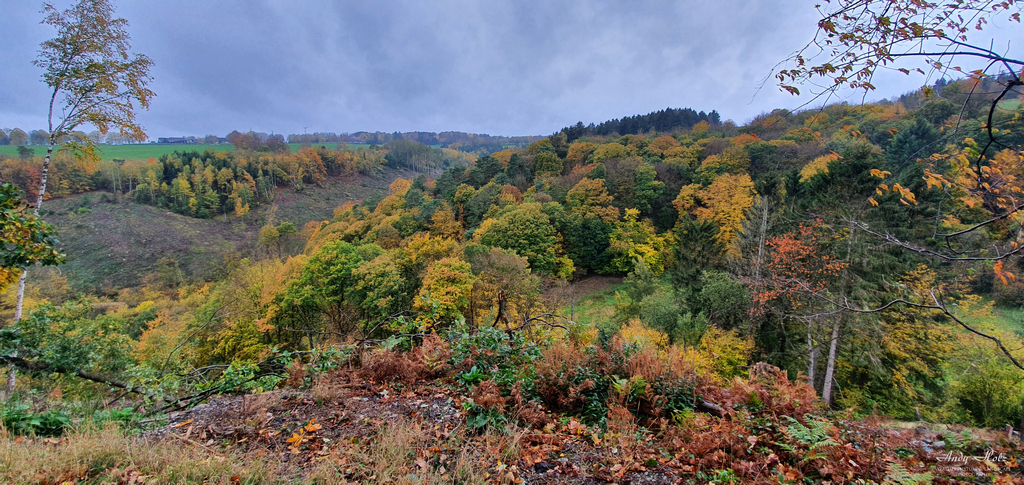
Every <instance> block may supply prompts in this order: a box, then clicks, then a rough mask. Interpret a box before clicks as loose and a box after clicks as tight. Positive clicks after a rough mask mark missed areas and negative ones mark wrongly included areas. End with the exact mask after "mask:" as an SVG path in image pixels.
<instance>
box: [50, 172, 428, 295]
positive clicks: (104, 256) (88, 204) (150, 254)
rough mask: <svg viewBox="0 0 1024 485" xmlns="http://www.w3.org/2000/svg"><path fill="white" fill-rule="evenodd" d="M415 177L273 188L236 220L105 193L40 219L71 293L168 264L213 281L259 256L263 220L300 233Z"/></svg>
mask: <svg viewBox="0 0 1024 485" xmlns="http://www.w3.org/2000/svg"><path fill="white" fill-rule="evenodd" d="M415 175H416V174H414V173H413V172H411V171H408V170H398V169H387V170H385V171H384V172H382V173H381V174H380V175H378V176H373V177H371V176H365V175H355V176H351V177H345V178H339V177H334V178H330V179H328V180H327V181H326V182H325V183H324V184H323V185H322V186H312V187H309V188H307V189H306V190H305V191H303V192H301V193H296V192H294V191H292V190H289V189H286V188H279V189H277V190H276V195H275V197H274V202H273V203H272V204H270V205H262V206H260V207H258V208H257V209H256V210H253V211H251V212H250V213H248V214H246V215H245V216H242V217H235V216H233V215H232V216H231V217H213V218H209V219H199V218H194V217H189V216H185V215H181V214H176V213H173V212H169V211H166V210H163V209H160V208H157V207H153V206H150V205H146V204H140V203H136V202H135V201H134V200H132V199H130V198H124V197H121V198H118V197H116V196H114V195H113V194H111V193H109V192H105V191H96V192H88V193H84V194H76V195H71V196H68V197H63V198H60V199H53V200H50V201H47V202H45V203H44V214H45V215H44V217H45V219H46V220H47V222H49V223H51V224H53V225H54V227H56V229H57V232H58V234H59V237H60V241H61V248H62V250H63V251H64V252H65V253H66V254H67V255H68V260H67V263H66V264H64V265H62V266H60V267H59V268H58V269H59V270H60V271H61V272H62V273H63V274H64V275H66V277H67V278H68V283H69V284H70V285H71V287H72V288H75V289H77V290H85V291H90V292H91V291H99V292H107V291H111V290H117V289H120V288H128V287H133V286H137V285H139V284H140V283H141V282H142V280H143V278H144V277H145V276H146V275H150V274H154V273H157V272H159V271H160V270H161V269H163V270H167V269H169V268H168V267H165V268H161V266H160V264H158V263H159V262H160V261H161V260H164V261H165V263H167V264H172V266H176V268H177V270H178V271H180V274H181V275H182V278H184V279H185V280H189V279H200V280H208V279H212V278H215V277H217V276H218V275H220V273H219V272H220V271H222V270H223V265H224V263H225V259H230V258H241V257H254V256H256V255H257V254H259V252H260V251H261V249H260V248H259V247H258V245H257V242H256V240H257V236H258V234H259V231H260V228H261V227H263V226H264V225H266V224H268V222H269V220H270V218H271V216H273V222H274V224H275V225H280V224H281V223H283V222H291V223H292V224H294V225H295V226H296V227H300V228H301V227H302V226H303V225H305V224H306V223H307V222H309V221H323V220H328V219H331V218H332V217H333V213H334V209H335V208H337V207H338V206H340V205H342V204H344V203H345V202H349V201H359V200H363V199H366V198H370V197H373V196H380V195H382V194H386V193H387V187H388V185H389V184H390V183H391V181H392V180H394V179H395V178H398V177H413V176H415ZM292 250H294V248H293V249H292ZM264 251H265V250H264ZM170 261H174V262H175V263H170Z"/></svg>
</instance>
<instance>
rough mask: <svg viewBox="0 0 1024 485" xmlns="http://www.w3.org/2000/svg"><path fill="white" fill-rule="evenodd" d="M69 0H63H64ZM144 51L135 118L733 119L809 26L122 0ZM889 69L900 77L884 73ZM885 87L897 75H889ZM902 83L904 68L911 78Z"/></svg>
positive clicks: (21, 44) (362, 124)
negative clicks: (140, 105) (145, 67)
mask: <svg viewBox="0 0 1024 485" xmlns="http://www.w3.org/2000/svg"><path fill="white" fill-rule="evenodd" d="M64 3H70V2H64ZM118 14H119V15H120V16H123V17H125V18H127V19H128V20H129V22H130V23H131V29H130V30H131V32H132V35H133V42H134V47H135V50H136V51H138V52H142V53H145V54H147V55H149V56H150V57H152V58H153V59H154V61H155V63H156V65H155V68H154V70H153V76H154V82H153V85H152V87H153V89H154V91H156V93H157V98H156V99H155V100H154V103H153V105H152V108H151V109H150V111H148V112H144V113H141V114H140V115H139V119H140V121H141V122H142V123H143V124H144V125H145V126H146V127H147V129H148V130H149V132H150V135H151V136H153V137H156V136H168V135H176V134H196V135H202V134H207V133H214V134H221V135H223V134H225V133H227V132H228V131H230V130H232V129H240V130H247V129H255V130H259V131H268V132H270V131H274V132H279V133H296V132H301V131H302V130H303V129H304V128H307V127H308V129H309V130H310V131H335V132H352V131H357V130H382V131H411V130H422V131H444V130H461V131H471V132H481V133H490V134H506V135H518V134H547V133H551V132H554V131H556V130H558V129H559V128H561V127H562V126H565V125H567V124H571V123H575V122H576V121H580V120H582V121H584V122H600V121H603V120H605V119H609V118H613V117H621V116H624V115H629V114H637V113H646V112H649V111H652V110H658V109H662V108H665V107H691V108H694V109H696V110H704V111H710V110H713V109H715V110H718V111H719V112H720V113H721V114H722V116H723V118H732V119H735V120H736V121H744V120H747V119H750V118H751V117H753V116H754V115H756V114H758V113H760V112H762V111H767V110H770V109H772V108H775V107H792V106H795V105H798V104H799V101H798V100H794V99H793V98H791V97H789V96H788V95H784V94H781V93H779V92H778V90H777V89H776V88H775V87H774V85H773V84H772V83H771V82H770V81H769V84H768V85H767V86H766V87H765V89H763V90H762V91H761V92H760V93H758V94H757V97H756V98H754V99H753V102H751V98H753V97H754V95H755V92H756V88H757V84H758V82H760V81H761V80H762V79H763V78H764V77H765V76H766V75H768V74H769V72H770V70H771V68H772V66H773V65H774V64H775V63H776V62H778V61H779V60H781V59H783V58H785V57H786V56H787V55H788V54H790V53H792V52H793V51H795V50H796V49H798V48H799V47H800V46H802V45H803V44H804V43H805V42H806V41H807V40H808V39H809V38H810V36H811V35H812V34H813V31H814V26H815V21H816V14H815V12H814V10H813V8H811V6H809V5H808V4H806V3H805V2H798V1H777V2H767V1H764V2H757V1H753V2H731V1H727V2H696V1H676V2H672V1H650V2H612V1H597V2H569V1H561V0H553V1H546V2H531V3H525V2H471V1H449V2H436V3H428V2H414V1H393V2H327V1H320V2H286V1H280V0H273V1H272V0H262V1H259V0H257V1H242V0H224V1H216V2H206V1H199V0H182V1H178V2H121V5H120V6H119V10H118ZM39 18H40V15H39V14H38V7H33V6H32V5H31V3H23V4H21V5H10V6H7V7H6V9H5V14H4V16H3V17H2V19H0V28H2V29H3V32H4V33H3V36H4V39H5V41H7V42H6V43H7V44H8V45H9V46H10V47H8V48H7V49H4V50H3V51H0V65H2V66H3V70H2V72H0V126H22V127H24V128H26V129H31V128H35V127H41V126H43V125H44V122H45V118H43V115H44V112H43V108H42V107H41V106H44V105H45V98H46V94H45V89H43V88H45V86H42V84H41V82H39V72H38V69H36V68H35V67H33V66H32V65H31V61H32V59H33V58H34V56H35V52H36V49H37V46H38V44H39V42H41V41H42V40H44V39H45V38H46V37H47V36H49V35H52V33H51V32H50V31H49V30H48V27H45V26H39V25H38V20H39ZM896 82H901V81H900V80H897V81H896ZM902 82H903V84H899V85H898V86H899V87H897V88H895V89H892V90H891V92H887V93H885V95H891V94H898V93H900V92H903V91H906V90H908V89H912V88H913V87H914V86H915V85H916V84H920V80H916V81H914V82H911V83H909V84H908V83H907V81H906V80H902ZM915 83H916V84H915Z"/></svg>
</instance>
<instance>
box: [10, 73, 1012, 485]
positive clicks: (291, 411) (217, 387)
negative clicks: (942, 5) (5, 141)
mask: <svg viewBox="0 0 1024 485" xmlns="http://www.w3.org/2000/svg"><path fill="white" fill-rule="evenodd" d="M971 83H972V81H970V80H964V81H957V82H953V83H948V84H946V85H944V86H943V87H942V89H941V91H938V90H936V91H933V92H928V91H922V92H921V93H920V95H919V97H918V96H917V95H915V96H910V95H908V96H907V97H905V98H906V102H907V104H903V102H884V103H877V104H862V105H856V106H854V105H848V104H836V105H831V106H827V107H824V108H822V109H818V110H810V111H803V112H788V111H785V110H775V111H772V112H769V113H765V114H763V115H762V116H759V117H758V118H757V119H755V120H753V121H752V122H751V123H749V124H747V125H745V126H734V125H733V124H730V123H721V124H713V123H710V122H708V121H707V120H701V121H700V122H698V123H696V124H694V125H693V126H692V127H687V128H684V129H680V130H674V131H672V132H668V133H662V132H645V133H643V134H629V135H622V136H620V135H618V134H614V135H597V134H586V133H584V134H583V135H582V136H579V137H578V138H575V139H571V140H570V136H569V134H568V133H565V132H560V133H556V134H554V135H551V136H549V137H547V138H545V139H542V140H539V141H535V142H533V143H531V144H529V145H528V146H526V147H525V148H504V149H501V150H499V151H495V152H492V153H489V154H487V155H484V156H481V157H478V158H475V157H467V154H465V153H463V152H458V151H454V150H449V149H439V148H433V147H429V146H426V145H423V144H420V143H416V142H412V141H408V140H391V141H389V142H387V143H386V144H385V145H383V146H377V147H373V148H355V149H352V148H351V147H348V148H346V147H342V148H340V149H331V148H327V147H314V148H308V149H302V150H300V151H299V152H297V153H294V154H293V153H287V152H284V151H282V152H279V153H278V152H268V151H259V150H248V151H245V150H243V151H237V152H230V153H214V152H202V153H200V152H185V153H181V152H179V153H175V154H171V155H168V156H165V157H161V158H160V159H158V160H153V161H128V162H126V163H125V164H123V165H120V164H117V163H97V164H90V163H88V162H87V161H82V160H79V159H74V158H66V159H63V160H59V162H60V164H59V165H55V166H57V167H58V170H55V175H54V178H53V179H52V180H53V182H54V187H55V190H54V191H53V193H54V194H62V195H64V194H78V195H71V196H70V197H64V196H62V197H58V198H57V199H55V200H52V201H49V202H47V203H46V205H45V206H44V209H45V210H46V211H47V213H46V218H47V219H48V220H50V221H52V222H53V223H55V224H56V225H57V226H58V229H59V230H60V231H61V237H62V238H64V239H65V243H64V244H65V246H64V248H65V249H66V250H67V252H68V255H69V262H68V263H67V264H66V265H64V266H63V267H62V268H61V270H62V271H61V272H62V275H61V276H53V275H52V274H51V275H50V277H48V278H47V277H44V276H45V275H46V273H44V272H43V271H38V272H35V273H33V274H36V275H38V276H35V277H34V279H30V283H29V291H28V300H27V305H26V308H27V309H28V312H27V317H26V318H25V319H23V320H21V321H19V322H18V323H17V324H15V325H8V326H6V327H4V328H3V329H2V331H0V359H2V360H3V361H4V362H6V363H7V365H10V366H12V367H14V368H16V369H17V370H18V372H21V373H23V375H24V378H22V379H20V380H19V381H18V385H19V386H20V387H19V388H18V389H17V390H18V392H20V393H21V394H20V395H21V396H48V397H47V398H46V399H40V400H30V399H29V398H28V397H24V398H20V399H23V402H24V403H23V404H17V405H16V406H13V407H10V410H9V411H5V412H6V414H5V416H6V417H5V418H4V419H5V425H4V426H7V427H8V429H12V430H15V431H13V433H14V434H17V435H27V436H32V435H33V434H35V435H37V436H40V435H44V434H52V435H65V436H67V438H66V441H60V440H59V441H57V442H56V443H53V442H45V441H44V442H43V444H42V445H41V446H45V445H46V444H47V443H49V444H61V443H63V444H62V445H61V446H67V447H68V448H69V449H71V448H73V447H77V446H86V445H78V444H77V443H86V444H88V443H94V442H95V441H96V440H102V439H107V438H109V435H106V434H104V432H103V431H90V428H89V425H88V424H85V423H88V422H90V421H92V422H106V421H110V420H115V419H116V420H118V421H119V422H120V423H121V424H120V426H121V428H122V429H123V430H126V431H131V432H135V431H144V432H146V433H147V434H145V435H144V436H145V437H144V438H141V439H140V441H138V442H139V443H142V444H143V445H144V446H146V447H149V448H147V449H152V450H155V451H153V453H154V454H157V455H161V456H165V457H167V458H165V459H163V461H157V462H145V463H143V462H142V460H139V459H134V458H133V459H132V461H131V462H130V463H129V462H127V461H122V460H119V459H113V460H112V461H110V462H109V463H107V464H106V465H105V466H103V467H93V466H90V467H87V468H85V469H83V468H76V466H78V465H74V464H65V465H61V466H60V467H58V468H53V469H51V468H47V467H46V466H42V465H39V462H32V461H31V460H24V462H23V463H26V464H25V465H18V466H19V467H22V468H18V469H19V470H27V471H25V473H29V474H40V476H50V477H53V478H54V479H58V478H60V477H64V476H65V475H66V474H67V473H72V472H69V471H67V470H74V473H77V474H78V475H76V476H87V477H89V479H94V480H106V479H107V478H108V477H109V476H110V474H128V475H130V474H131V473H137V474H139V475H147V474H154V475H159V476H161V477H165V476H172V475H173V473H174V472H173V471H168V470H172V469H174V468H175V467H177V466H181V463H182V461H181V460H184V461H185V462H189V463H191V462H204V460H207V461H208V460H209V458H210V456H212V455H215V456H221V457H222V458H223V459H224V460H223V461H220V462H218V463H219V464H218V465H217V466H218V467H219V468H214V469H211V468H195V467H192V468H190V469H198V470H201V471H198V472H196V473H197V475H194V476H192V478H190V480H192V481H201V480H203V479H205V478H208V477H210V476H224V473H228V472H230V473H231V474H230V475H226V476H234V475H237V476H238V477H239V478H238V480H235V481H236V482H237V481H241V480H242V478H241V477H243V476H245V477H246V480H247V481H250V482H254V483H264V482H275V481H285V480H295V481H304V480H305V481H316V480H323V481H332V480H333V481H339V480H353V481H356V482H364V483H365V482H370V483H372V482H374V481H377V482H394V481H403V480H404V481H408V482H421V481H436V482H446V481H449V476H448V475H446V474H449V473H450V474H452V475H456V476H457V477H458V478H453V479H454V480H461V481H463V482H468V483H479V482H480V481H482V480H484V481H494V482H506V483H518V482H519V481H520V480H523V481H531V482H539V483H543V482H546V481H550V480H556V481H558V480H561V481H562V482H564V483H593V482H595V481H611V482H626V481H630V482H641V483H645V482H646V483H675V482H680V481H681V482H682V483H711V482H715V483H797V482H805V483H821V482H826V481H827V482H832V483H858V482H861V483H887V482H888V483H892V482H896V483H901V482H902V483H915V482H928V481H933V482H938V483H962V482H965V481H969V480H975V478H973V476H974V474H975V472H976V471H978V470H976V469H974V468H973V467H963V466H961V467H959V468H957V467H956V466H950V464H949V461H950V460H953V459H954V457H955V458H956V459H958V460H959V459H960V457H961V456H963V457H972V456H981V457H982V458H979V459H978V460H974V461H976V462H978V463H979V466H984V467H986V470H987V471H986V472H985V473H986V475H985V477H983V478H980V479H978V480H977V481H981V482H982V483H990V482H992V483H1019V482H1020V481H1021V480H1022V477H1020V476H1019V470H1018V468H1017V466H1018V464H1017V462H1016V461H1014V459H1015V457H1016V456H1019V452H1020V448H1019V446H1020V445H1019V444H1018V443H1017V442H1016V440H1015V439H1014V434H1013V432H1012V431H1007V426H1009V427H1010V429H1011V430H1012V428H1013V427H1015V426H1016V425H1017V424H1019V423H1020V421H1021V412H1022V410H1021V405H1020V403H1021V401H1022V398H1024V380H1022V379H1021V378H1020V375H1021V374H1020V372H1021V368H1022V365H1021V362H1022V361H1024V355H1022V354H1021V352H1022V350H1021V349H1024V342H1022V340H1021V336H1022V335H1024V333H1022V329H1021V321H1020V311H1019V306H1020V302H1021V301H1022V300H1021V297H1022V295H1024V281H1022V280H1021V279H1019V278H1018V277H1017V276H1016V273H1019V272H1020V268H1021V266H1020V262H1019V258H1018V257H1017V255H1018V254H1019V253H1020V252H1021V248H1024V237H1022V236H1021V234H1022V232H1021V224H1024V220H1022V219H1021V218H1020V215H1019V208H1020V207H1021V206H1022V201H1021V198H1020V197H1021V195H1020V194H1024V170H1022V168H1021V167H1022V166H1024V165H1022V158H1021V157H1022V155H1021V147H1022V146H1024V132H1022V131H1021V130H1020V129H1019V122H1020V119H1021V113H1020V112H1019V106H1018V107H1014V109H1016V110H1017V111H1010V110H1004V109H998V108H997V109H996V110H995V111H993V112H992V120H993V121H992V124H993V125H994V126H998V127H999V130H998V131H997V130H993V131H992V135H991V136H992V137H993V138H992V139H989V140H988V141H989V142H991V143H987V142H986V138H987V137H988V136H990V135H989V131H988V129H987V127H986V125H985V124H986V123H988V116H987V113H986V112H985V110H984V109H981V108H979V107H977V106H975V107H974V108H976V109H972V110H966V111H965V110H958V109H957V106H958V104H957V102H959V101H962V95H963V93H965V92H968V91H970V90H971V89H973V88H974V87H976V86H973V85H972V84H971ZM935 92H938V94H935ZM977 96H982V97H983V96H988V97H989V98H988V99H989V100H990V101H994V100H996V96H998V95H997V94H991V91H989V92H988V93H983V94H980V95H977ZM977 101H978V102H979V103H981V102H982V101H984V99H977ZM908 106H909V107H908ZM637 119H640V120H641V121H643V122H647V121H650V120H647V121H644V118H643V117H640V118H636V117H628V120H632V121H636V120H637ZM613 121H614V120H613ZM620 122H621V120H620ZM609 126H610V125H609ZM993 140H994V141H993ZM992 147H995V148H992ZM1006 147H1010V148H1006ZM33 163H34V162H31V161H11V160H6V161H3V162H2V163H0V170H3V171H4V172H3V173H5V174H12V175H13V176H17V180H18V181H19V183H20V184H21V185H22V186H23V187H25V188H26V189H28V190H31V189H32V187H33V186H34V185H33V184H34V179H33V176H34V174H37V173H38V172H37V169H38V166H37V165H33ZM399 168H401V169H403V170H398V169H399ZM405 169H409V170H405ZM360 174H362V175H360ZM367 174H376V175H373V176H370V175H367ZM97 187H105V188H109V189H110V190H111V192H110V193H107V194H103V193H97V192H96V191H95V189H96V188H97ZM80 192H82V193H80ZM117 193H120V194H122V195H120V196H118V195H115V194H117ZM22 210H24V208H22ZM50 211H52V213H50ZM310 221H312V222H311V223H308V222H310ZM993 254H995V255H996V256H993ZM62 278H63V279H66V280H67V281H68V285H67V286H69V288H65V287H64V286H62V284H61V283H62V281H63V279H62ZM79 290H86V291H85V292H81V291H79ZM10 295H11V293H10V292H9V293H8V298H7V300H6V301H5V303H8V302H10V301H11V299H10ZM5 310H8V308H5ZM111 389H114V390H115V391H113V392H112V391H111ZM19 402H22V401H19ZM83 402H84V403H88V404H86V405H83V404H81V403H83ZM119 403H121V404H119ZM112 406H113V407H117V408H118V409H114V410H108V408H110V407H112ZM196 406H201V407H198V408H196V409H193V410H191V411H189V409H191V408H194V407H196ZM111 413H115V414H111ZM178 413H183V414H178ZM112 416H117V418H114V417H112ZM75 420H78V421H75ZM894 421H903V422H910V423H913V424H912V425H909V426H912V427H914V428H915V429H914V431H899V430H896V429H893V428H895V427H899V426H898V425H897V424H895V423H894ZM922 422H927V423H943V424H944V425H949V426H954V425H955V426H957V428H956V429H962V430H965V431H964V432H963V433H961V432H951V431H950V428H947V427H945V426H930V427H925V428H924V429H919V427H920V426H922V424H921V423H922ZM72 423H78V425H79V429H80V430H81V431H80V432H78V433H77V434H75V433H72V434H67V433H68V430H69V429H70V428H71V427H72ZM394 423H399V424H398V425H395V424H394ZM904 426H907V425H904ZM997 432H998V434H996V433H997ZM392 438H393V439H392ZM21 439H22V440H24V439H26V438H21ZM6 441H7V442H8V443H10V442H11V440H6ZM115 441H116V440H115ZM168 443H175V444H174V445H169V444H168ZM36 444H37V442H33V443H32V445H33V446H34V445H36ZM27 446H29V445H26V447H27ZM26 447H22V448H17V447H10V448H8V449H10V450H15V451H11V452H10V453H12V454H16V453H19V452H21V451H24V450H26V449H31V448H26ZM182 447H184V448H182ZM182 449H184V450H188V451H182ZM410 449H412V450H414V451H409V450H410ZM17 450H21V451H17ZM472 450H478V452H477V451H472ZM953 453H956V454H957V455H953ZM1000 454H1002V455H1000ZM81 456H92V457H97V456H98V455H90V454H89V452H85V451H83V452H81ZM177 456H183V457H186V458H182V459H181V460H179V459H177V458H175V457H177ZM266 457H273V458H274V459H272V460H266ZM1007 457H1010V458H1007ZM90 459H109V457H108V458H103V457H99V458H90ZM967 459H968V460H971V458H967ZM981 462H984V463H985V464H984V465H980V463H981ZM19 463H22V462H19ZM32 463H35V464H34V465H33V464H32ZM956 463H958V462H956V461H954V465H955V464H956ZM204 466H205V465H204ZM202 470H206V471H202ZM218 470H219V471H218ZM247 470H248V471H247ZM19 473H20V472H19ZM51 473H52V475H51ZM99 477H103V478H102V479H101V478H99ZM318 477H319V478H318ZM481 477H483V478H481ZM134 479H135V478H131V480H134ZM161 479H162V478H161Z"/></svg>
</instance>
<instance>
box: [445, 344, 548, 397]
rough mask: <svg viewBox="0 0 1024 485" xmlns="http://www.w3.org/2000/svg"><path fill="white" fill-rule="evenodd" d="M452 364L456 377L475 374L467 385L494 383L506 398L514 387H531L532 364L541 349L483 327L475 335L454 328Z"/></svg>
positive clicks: (538, 356)
mask: <svg viewBox="0 0 1024 485" xmlns="http://www.w3.org/2000/svg"><path fill="white" fill-rule="evenodd" d="M449 340H452V341H453V344H452V346H451V357H450V359H451V364H452V368H453V370H454V371H455V372H456V373H459V374H463V375H465V374H471V375H472V374H474V372H472V369H473V368H474V367H475V368H476V373H478V374H482V375H474V376H473V377H472V378H470V379H464V381H465V382H467V383H475V382H480V381H484V380H493V381H494V383H495V384H497V385H498V387H499V388H500V389H501V391H502V393H504V394H506V395H507V394H509V393H510V392H511V391H512V389H513V387H516V386H517V384H518V385H520V386H523V387H525V388H527V389H529V388H531V387H532V383H533V380H534V376H535V375H536V370H535V368H534V361H536V360H537V359H538V358H540V356H541V349H540V347H538V346H537V344H535V343H533V342H530V341H528V340H527V339H526V337H525V336H523V335H522V334H520V333H513V334H512V335H509V334H507V333H505V332H504V331H502V330H500V329H498V328H495V327H483V328H480V329H477V331H476V333H469V332H468V329H467V328H465V327H461V328H454V329H453V330H452V331H451V332H450V333H449Z"/></svg>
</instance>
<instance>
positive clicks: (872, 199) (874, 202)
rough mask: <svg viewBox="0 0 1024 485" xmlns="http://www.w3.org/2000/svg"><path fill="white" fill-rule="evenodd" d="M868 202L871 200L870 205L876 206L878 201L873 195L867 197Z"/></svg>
mask: <svg viewBox="0 0 1024 485" xmlns="http://www.w3.org/2000/svg"><path fill="white" fill-rule="evenodd" d="M868 202H871V205H872V206H875V207H878V201H877V200H875V198H874V197H868Z"/></svg>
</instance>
